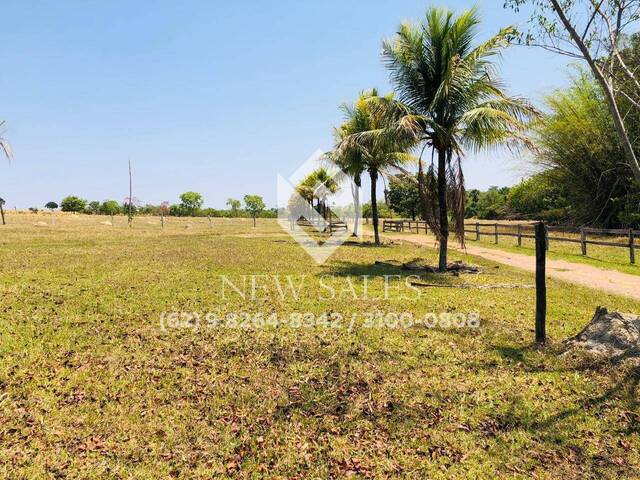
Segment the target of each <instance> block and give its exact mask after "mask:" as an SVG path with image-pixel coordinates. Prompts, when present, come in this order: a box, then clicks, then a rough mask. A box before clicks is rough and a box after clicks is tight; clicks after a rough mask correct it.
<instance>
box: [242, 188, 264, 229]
mask: <svg viewBox="0 0 640 480" xmlns="http://www.w3.org/2000/svg"><path fill="white" fill-rule="evenodd" d="M244 206H245V209H246V210H247V211H248V212H250V213H251V216H252V217H253V226H254V227H255V226H256V216H257V215H258V214H259V213H260V212H262V211H263V210H264V209H265V207H266V205H265V203H264V200H263V199H262V197H261V196H259V195H245V196H244Z"/></svg>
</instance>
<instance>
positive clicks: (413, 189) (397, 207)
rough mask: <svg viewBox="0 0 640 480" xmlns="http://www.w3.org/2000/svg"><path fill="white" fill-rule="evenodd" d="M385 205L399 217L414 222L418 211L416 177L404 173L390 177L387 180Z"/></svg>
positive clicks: (418, 199)
mask: <svg viewBox="0 0 640 480" xmlns="http://www.w3.org/2000/svg"><path fill="white" fill-rule="evenodd" d="M387 204H388V205H389V208H390V209H391V210H393V211H394V212H396V213H397V214H398V215H400V216H401V217H404V218H411V219H412V220H415V219H416V216H417V215H419V211H420V193H419V192H418V183H417V179H416V177H415V176H414V175H409V174H406V173H401V174H399V175H394V176H392V177H391V178H390V180H389V191H388V192H387Z"/></svg>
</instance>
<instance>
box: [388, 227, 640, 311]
mask: <svg viewBox="0 0 640 480" xmlns="http://www.w3.org/2000/svg"><path fill="white" fill-rule="evenodd" d="M385 237H386V238H390V239H393V240H404V241H407V242H411V243H416V244H418V245H425V246H429V247H431V246H433V238H429V237H425V236H421V235H412V234H403V235H393V234H385ZM451 248H456V247H454V246H452V247H451ZM456 249H458V248H456ZM458 250H459V249H458ZM466 252H467V253H468V254H469V255H476V256H478V257H482V258H486V259H487V260H493V261H494V262H499V263H503V264H505V265H509V266H512V267H517V268H521V269H523V270H528V271H530V272H534V271H535V269H536V265H535V257H534V256H532V255H521V254H518V253H511V252H505V251H502V250H497V249H491V248H484V247H479V246H475V245H469V244H467V248H466ZM547 276H549V277H553V278H557V279H559V280H564V281H566V282H572V283H577V284H580V285H584V286H586V287H591V288H596V289H598V290H603V291H606V292H609V293H613V294H616V295H624V296H626V297H631V298H634V299H637V300H640V276H637V275H630V274H628V273H621V272H617V271H615V270H604V269H601V268H597V267H592V266H591V265H586V264H583V263H572V262H567V261H565V260H552V259H549V258H547Z"/></svg>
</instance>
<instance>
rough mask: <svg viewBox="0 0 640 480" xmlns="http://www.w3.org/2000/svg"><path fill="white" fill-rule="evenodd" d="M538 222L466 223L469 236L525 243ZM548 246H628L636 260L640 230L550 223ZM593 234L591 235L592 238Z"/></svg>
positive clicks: (398, 227) (399, 225) (405, 225)
mask: <svg viewBox="0 0 640 480" xmlns="http://www.w3.org/2000/svg"><path fill="white" fill-rule="evenodd" d="M534 228H535V225H534V224H505V223H481V222H474V223H465V225H464V232H465V239H471V240H480V239H481V238H482V237H492V238H493V240H494V243H495V244H498V242H499V239H500V237H512V238H517V239H518V246H519V247H520V246H522V240H523V239H535V238H536V236H535V232H534ZM382 231H383V232H413V233H421V232H424V233H429V227H428V226H427V223H426V222H425V221H423V220H383V221H382ZM545 234H546V240H547V241H546V247H547V250H548V249H549V242H567V243H575V244H580V250H581V253H582V255H583V256H586V255H587V246H588V245H600V246H605V247H616V248H626V249H628V250H629V262H630V263H632V264H635V263H636V255H635V250H636V248H638V246H639V245H637V244H636V238H638V237H640V230H634V229H624V228H591V227H569V226H558V225H552V226H546V231H545ZM562 234H573V235H576V237H567V236H563V235H562ZM590 236H591V238H589V237H590ZM594 236H596V237H605V236H612V237H615V238H614V239H611V240H615V241H609V240H602V239H594V238H593V237H594Z"/></svg>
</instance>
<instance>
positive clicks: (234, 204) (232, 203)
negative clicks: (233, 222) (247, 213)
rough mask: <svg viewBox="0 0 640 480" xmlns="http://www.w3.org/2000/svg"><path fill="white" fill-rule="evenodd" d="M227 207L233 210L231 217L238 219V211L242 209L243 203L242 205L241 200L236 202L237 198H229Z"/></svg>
mask: <svg viewBox="0 0 640 480" xmlns="http://www.w3.org/2000/svg"><path fill="white" fill-rule="evenodd" d="M227 207H229V209H230V210H231V216H232V217H237V216H238V211H239V210H240V208H241V207H242V203H240V200H236V199H235V198H229V199H227Z"/></svg>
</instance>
